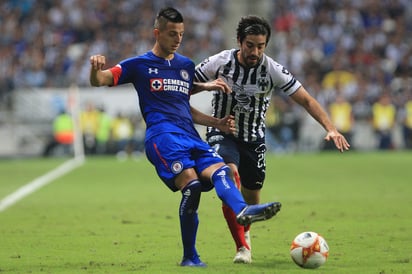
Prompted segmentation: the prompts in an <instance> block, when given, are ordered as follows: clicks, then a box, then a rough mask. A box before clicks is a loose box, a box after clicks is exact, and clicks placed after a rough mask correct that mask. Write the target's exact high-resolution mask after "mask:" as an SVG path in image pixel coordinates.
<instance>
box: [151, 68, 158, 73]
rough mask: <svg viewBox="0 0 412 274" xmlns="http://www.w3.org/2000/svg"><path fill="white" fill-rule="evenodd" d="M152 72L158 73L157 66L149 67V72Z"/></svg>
mask: <svg viewBox="0 0 412 274" xmlns="http://www.w3.org/2000/svg"><path fill="white" fill-rule="evenodd" d="M152 73H154V74H158V73H159V69H157V68H149V74H152Z"/></svg>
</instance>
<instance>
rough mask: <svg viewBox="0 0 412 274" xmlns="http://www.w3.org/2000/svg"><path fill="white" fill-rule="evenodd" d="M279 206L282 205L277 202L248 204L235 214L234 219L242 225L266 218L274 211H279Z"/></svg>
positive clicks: (273, 214)
mask: <svg viewBox="0 0 412 274" xmlns="http://www.w3.org/2000/svg"><path fill="white" fill-rule="evenodd" d="M281 206H282V205H281V203H279V202H273V203H266V204H259V205H248V206H246V207H245V208H244V209H243V210H242V211H241V212H240V213H239V214H238V215H237V216H236V220H237V222H238V223H239V224H240V225H243V226H246V225H249V224H251V223H254V222H258V221H263V220H267V219H270V218H272V217H273V216H275V215H276V213H278V212H279V210H280V208H281Z"/></svg>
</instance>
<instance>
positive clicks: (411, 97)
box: [402, 90, 412, 149]
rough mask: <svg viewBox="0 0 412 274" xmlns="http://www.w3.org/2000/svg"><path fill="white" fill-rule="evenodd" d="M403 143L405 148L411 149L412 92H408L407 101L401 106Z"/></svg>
mask: <svg viewBox="0 0 412 274" xmlns="http://www.w3.org/2000/svg"><path fill="white" fill-rule="evenodd" d="M403 113H404V115H403V117H402V118H403V119H402V130H403V141H404V145H405V148H407V149H412V90H410V91H409V92H408V97H407V101H406V102H405V104H404V106H403Z"/></svg>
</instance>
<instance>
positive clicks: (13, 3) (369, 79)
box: [0, 0, 412, 150]
mask: <svg viewBox="0 0 412 274" xmlns="http://www.w3.org/2000/svg"><path fill="white" fill-rule="evenodd" d="M167 3H170V1H161V0H155V1H151V0H119V1H109V0H89V1H82V0H62V1H56V0H44V1H40V0H5V1H2V2H1V3H0V31H1V34H2V35H1V36H0V99H1V100H4V99H7V98H8V97H9V95H10V93H11V92H13V90H18V89H21V88H27V87H67V86H69V85H70V84H72V83H76V84H77V85H78V86H80V87H82V86H89V80H88V76H89V63H88V56H90V55H92V54H95V53H102V52H103V53H105V54H106V55H107V57H108V58H107V60H121V59H123V58H125V57H126V56H131V55H136V54H140V53H143V52H145V51H147V50H149V49H150V45H151V44H152V41H151V39H152V36H151V33H150V32H151V29H152V24H153V18H152V17H153V10H157V9H158V8H159V7H160V6H163V5H165V4H167ZM234 4H235V1H229V0H226V1H221V0H198V1H191V0H176V1H173V6H175V7H177V8H178V9H179V10H181V11H182V13H183V14H184V15H185V20H186V22H185V23H186V26H187V28H186V30H185V38H184V43H183V44H182V46H181V48H180V50H179V51H180V52H181V53H183V54H185V55H187V56H189V57H191V58H192V59H193V60H194V61H195V62H196V63H197V62H199V61H201V60H202V59H203V58H204V57H206V56H209V55H211V54H213V53H216V52H218V51H220V50H221V49H223V48H226V47H228V46H229V47H232V46H233V47H234V46H236V45H233V44H232V42H233V39H227V38H228V37H225V34H224V32H223V29H222V26H223V25H224V24H225V22H224V18H225V12H226V9H227V8H230V5H234ZM269 14H271V16H272V17H271V18H269V19H270V20H271V22H272V23H273V36H272V38H271V41H270V44H269V49H268V51H267V53H268V54H269V55H271V56H272V57H273V58H274V59H275V60H277V61H279V63H281V64H283V65H285V66H286V67H287V68H288V69H289V70H290V71H291V72H293V74H295V75H296V76H297V77H298V78H299V79H301V81H302V82H303V83H305V86H306V87H307V88H308V90H309V91H310V92H311V93H312V94H313V95H314V96H315V97H316V98H317V99H318V100H319V101H320V102H321V103H322V104H323V105H324V106H325V107H327V108H328V109H329V110H330V111H331V116H332V119H334V122H335V123H336V125H337V126H338V129H339V130H340V131H341V132H343V133H346V134H347V136H348V137H349V139H350V137H351V136H350V135H351V134H352V131H353V130H354V128H355V127H356V124H357V125H362V122H365V123H368V124H370V125H371V126H372V128H373V130H374V133H375V134H376V136H378V138H379V141H378V144H377V147H378V148H381V149H389V148H393V146H394V144H393V140H391V138H392V136H391V134H392V130H393V128H394V127H395V126H396V125H400V127H401V128H402V130H401V131H402V136H403V142H402V143H403V145H402V146H404V147H407V148H411V147H412V137H411V136H412V133H411V132H412V41H410V40H411V39H412V38H411V37H412V35H411V32H412V6H411V5H410V3H409V1H408V0H366V1H357V0H343V1H332V0H289V1H273V8H272V11H270V12H269ZM239 17H240V15H239ZM232 36H233V37H234V36H235V33H233V35H232ZM232 36H231V38H232ZM229 42H230V43H231V44H230V45H228V43H229ZM107 65H108V66H111V65H114V64H107ZM273 101H274V102H273V104H272V106H273V107H274V110H273V111H272V112H270V114H273V117H268V119H267V120H268V122H269V124H268V129H269V131H270V132H271V133H272V137H273V138H271V140H269V144H270V145H272V146H273V147H276V148H279V149H286V150H287V149H290V145H291V144H295V143H296V140H297V139H298V136H299V135H301V134H303V133H304V126H303V124H305V123H310V122H308V121H305V119H306V118H304V116H303V115H301V114H302V111H301V110H299V108H298V107H297V106H295V105H293V104H291V103H290V101H289V99H288V98H284V97H281V96H280V95H276V96H274V97H273ZM295 108H297V109H295ZM355 148H356V147H355Z"/></svg>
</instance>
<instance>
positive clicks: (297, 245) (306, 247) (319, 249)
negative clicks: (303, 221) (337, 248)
mask: <svg viewBox="0 0 412 274" xmlns="http://www.w3.org/2000/svg"><path fill="white" fill-rule="evenodd" d="M290 256H291V257H292V260H293V261H294V262H295V263H296V264H297V265H298V266H300V267H303V268H318V267H320V266H321V265H323V264H324V263H325V262H326V259H327V258H328V256H329V246H328V244H327V243H326V241H325V239H324V238H323V237H322V236H321V235H319V234H318V233H316V232H311V231H309V232H302V233H300V234H299V235H298V236H296V237H295V239H294V240H293V242H292V245H291V246H290Z"/></svg>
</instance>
